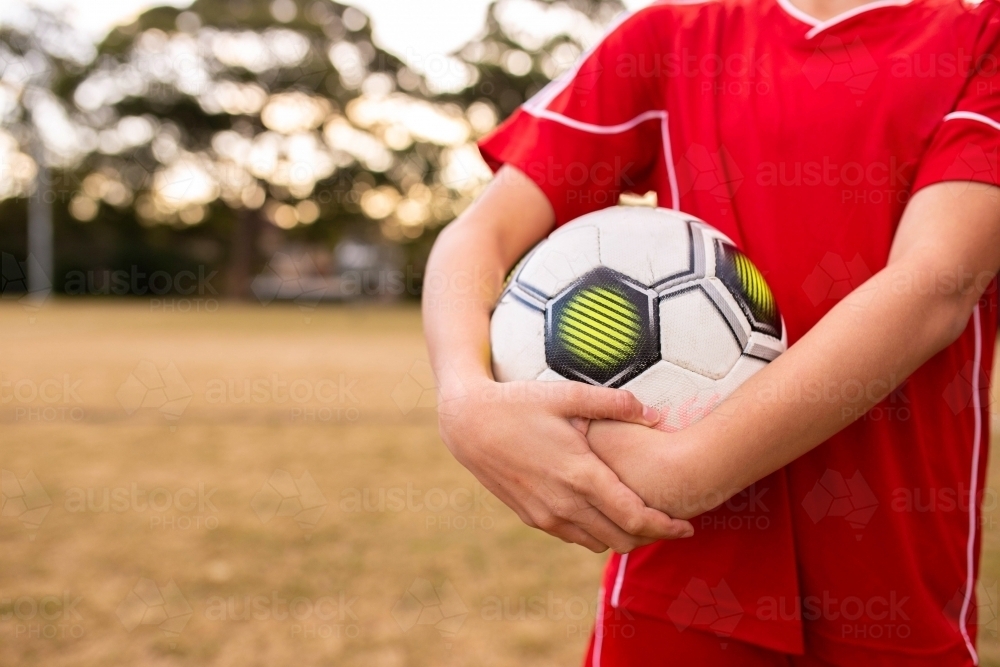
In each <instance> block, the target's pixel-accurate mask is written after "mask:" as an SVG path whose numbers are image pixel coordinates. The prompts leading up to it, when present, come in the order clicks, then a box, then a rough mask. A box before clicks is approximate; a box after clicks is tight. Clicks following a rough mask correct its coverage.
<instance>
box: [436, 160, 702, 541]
mask: <svg viewBox="0 0 1000 667" xmlns="http://www.w3.org/2000/svg"><path fill="white" fill-rule="evenodd" d="M554 226H555V217H554V214H553V212H552V207H551V205H550V204H549V202H548V200H547V199H546V198H545V195H544V194H543V193H542V191H541V190H540V189H539V188H538V186H537V185H535V184H534V183H533V182H532V181H531V180H529V179H528V178H527V177H526V176H524V175H523V174H522V173H521V172H519V171H517V170H516V169H513V168H511V167H504V168H503V169H502V170H501V171H500V172H499V173H498V174H497V177H496V179H495V180H494V181H493V182H492V183H491V184H490V186H489V188H488V189H487V190H486V192H485V193H484V194H483V195H482V196H481V197H480V198H479V199H478V200H477V201H476V202H475V203H474V204H473V205H472V206H471V207H470V208H469V210H468V211H466V212H465V213H464V214H463V215H462V216H461V217H460V218H459V219H458V220H457V221H455V222H454V223H452V224H451V225H450V226H449V227H448V228H447V229H445V230H444V232H442V234H441V236H440V237H439V238H438V241H437V243H436V244H435V246H434V250H433V252H432V253H431V257H430V260H429V262H428V267H427V275H426V277H425V281H424V284H425V290H424V300H423V314H424V330H425V334H426V337H427V344H428V348H429V350H430V356H431V364H432V366H433V368H434V370H435V375H436V377H437V381H438V386H439V389H438V391H439V405H438V414H439V421H440V428H441V436H442V438H443V439H444V442H445V444H446V445H447V446H448V448H449V449H450V450H451V452H452V453H453V454H454V455H455V458H457V459H458V460H459V462H461V463H462V464H463V465H465V466H466V467H467V468H468V469H469V470H470V471H471V472H472V473H473V474H474V475H476V477H477V478H478V479H479V480H480V481H481V482H482V483H483V485H484V486H486V487H487V488H488V489H489V490H490V491H491V492H493V493H494V494H496V496H497V497H498V498H500V499H501V500H502V501H503V502H504V503H506V504H507V505H508V506H509V507H511V509H513V510H514V511H515V512H517V514H518V515H519V516H520V517H521V519H522V520H523V521H524V522H525V523H527V524H528V525H531V526H534V527H538V528H542V529H543V530H545V531H546V532H548V533H551V534H553V535H556V536H558V537H560V538H562V539H564V540H566V541H568V542H575V543H578V544H582V545H584V546H586V547H588V548H590V549H592V550H594V551H603V550H605V549H607V548H608V547H612V548H614V549H615V550H616V551H622V552H626V551H629V550H631V549H633V548H635V547H636V546H639V545H642V544H648V543H650V542H652V541H654V540H656V539H667V538H676V537H686V536H688V535H690V534H691V533H692V532H693V529H692V528H691V525H690V524H688V523H687V522H685V521H674V520H672V519H670V518H669V517H668V516H667V515H665V514H663V513H661V512H659V511H656V510H653V509H650V508H648V507H646V506H645V505H644V503H643V502H642V500H641V499H640V498H639V497H638V496H637V495H636V494H635V493H634V492H632V491H631V490H630V489H629V488H628V487H626V486H625V485H624V484H623V483H622V482H621V481H620V480H619V479H618V477H617V476H616V475H615V474H614V473H613V472H612V471H611V470H610V469H609V468H608V467H607V466H606V465H605V464H604V463H603V462H602V461H601V460H600V459H599V458H597V456H596V455H595V454H594V453H593V452H592V451H591V449H590V446H589V445H588V443H587V439H586V438H585V437H584V435H583V434H582V433H581V431H580V430H579V429H578V428H575V427H574V425H573V424H574V423H578V422H575V421H574V420H576V419H579V418H585V419H591V418H594V419H614V420H620V421H627V422H632V423H634V424H641V425H643V426H649V425H652V424H655V423H656V420H657V417H658V415H657V414H656V412H655V410H651V409H644V407H643V406H642V404H641V403H639V401H638V400H636V398H635V397H634V396H632V394H630V393H628V392H625V391H619V390H614V389H603V388H596V387H588V386H585V385H582V384H579V383H568V382H567V383H561V382H560V383H551V382H517V383H507V384H502V385H501V384H498V383H496V382H495V381H494V380H493V376H492V372H491V368H490V349H489V321H490V313H491V311H492V309H493V306H494V304H495V303H496V300H497V298H498V297H499V295H500V291H501V286H502V284H503V279H504V276H505V275H506V273H507V272H508V271H509V270H510V268H511V267H512V266H513V265H514V263H515V262H516V261H517V260H518V259H519V258H520V257H521V256H522V255H523V254H524V253H525V252H526V251H527V250H529V249H530V248H531V247H532V246H534V245H535V244H537V243H538V242H539V241H541V240H542V239H543V238H545V237H546V236H547V235H548V233H549V232H550V231H552V229H553V227H554Z"/></svg>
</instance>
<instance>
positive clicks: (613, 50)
mask: <svg viewBox="0 0 1000 667" xmlns="http://www.w3.org/2000/svg"><path fill="white" fill-rule="evenodd" d="M652 18H653V12H652V10H649V9H646V10H642V11H640V12H637V13H635V14H631V15H627V16H626V17H625V18H623V19H621V20H619V22H618V23H617V24H616V25H615V26H614V27H612V29H611V30H610V31H609V32H608V34H607V35H606V36H605V37H604V39H603V40H602V41H601V42H600V43H599V44H598V45H597V46H596V47H595V48H594V49H593V50H591V51H590V52H589V53H587V54H585V55H584V56H583V57H582V58H581V59H580V61H579V62H578V63H577V64H576V66H575V67H574V68H573V69H571V70H570V71H568V72H567V73H566V74H564V75H563V76H562V77H560V78H558V79H556V80H555V81H553V82H552V83H550V84H549V85H548V86H547V87H545V88H543V89H542V90H541V91H540V92H539V93H538V94H537V95H535V96H534V97H533V98H531V99H530V100H528V101H527V102H526V103H525V104H524V105H523V106H521V107H520V108H519V109H518V110H517V111H515V112H514V114H513V115H512V116H511V117H510V118H508V119H507V120H506V121H505V122H504V123H503V124H502V125H501V126H500V127H499V128H497V129H496V130H495V131H494V132H493V133H492V134H490V135H489V136H487V137H485V138H484V139H483V140H482V141H480V143H479V149H480V151H481V153H482V155H483V158H484V159H485V160H486V163H487V164H488V165H489V166H490V168H491V169H493V170H494V171H496V170H498V169H499V168H500V167H501V166H502V165H504V164H509V165H512V166H514V167H517V168H518V169H519V170H520V171H522V172H524V173H525V174H527V175H528V177H529V178H531V179H532V180H533V181H534V182H535V183H536V184H537V185H538V186H539V187H540V188H541V189H542V191H543V192H544V193H545V195H546V196H547V197H548V199H549V201H550V202H551V204H552V207H553V209H554V210H555V214H556V222H557V224H560V225H561V224H564V223H566V222H569V221H570V220H572V219H574V218H577V217H579V216H581V215H584V214H586V213H590V212H592V211H595V210H598V209H602V208H607V207H608V206H613V205H615V204H616V203H617V202H618V196H619V194H620V193H622V192H635V193H638V194H644V193H646V192H648V191H649V190H653V189H655V188H654V187H653V186H652V183H653V182H654V179H653V175H654V170H655V169H657V168H659V169H663V168H664V167H663V165H662V163H663V150H664V149H663V136H664V134H663V132H664V131H665V125H666V113H665V112H664V111H661V109H662V108H663V101H662V100H663V96H662V95H661V94H659V93H658V92H657V90H658V87H657V84H656V78H655V77H653V76H650V75H648V74H647V75H646V76H642V71H643V68H642V67H641V64H642V62H647V63H648V62H649V58H652V57H653V51H652V49H653V45H654V42H653V40H652V35H653V29H652V26H651V25H650V24H649V21H650V20H651V19H652ZM663 196H664V194H663V193H660V201H661V202H663V201H664V199H663Z"/></svg>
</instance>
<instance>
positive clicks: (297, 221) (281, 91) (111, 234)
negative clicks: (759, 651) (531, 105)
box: [0, 0, 622, 296]
mask: <svg viewBox="0 0 1000 667" xmlns="http://www.w3.org/2000/svg"><path fill="white" fill-rule="evenodd" d="M621 9H622V6H621V4H620V3H619V2H618V0H498V1H497V2H495V3H494V4H493V5H492V6H491V8H490V10H489V14H488V22H487V25H486V26H485V27H484V30H483V32H482V34H481V35H480V36H479V37H478V38H477V39H475V40H473V41H471V42H470V43H469V44H468V45H467V46H466V47H464V48H462V49H461V50H459V52H458V53H455V54H440V57H439V58H436V59H434V62H430V63H427V62H425V63H413V64H411V65H407V64H405V63H403V62H402V61H401V60H399V59H398V58H396V57H395V56H393V55H392V54H390V53H387V52H385V51H384V50H382V49H380V48H379V47H378V46H376V45H375V44H374V43H373V41H372V38H371V27H370V23H369V21H368V17H367V16H366V15H365V14H363V13H362V12H361V11H359V10H358V9H356V8H353V7H347V6H344V5H341V4H337V3H334V2H331V1H329V0H197V1H196V2H194V4H192V5H191V7H190V8H188V9H187V10H184V11H181V10H178V9H176V8H170V7H161V8H156V9H153V10H150V11H148V12H146V13H145V14H143V15H142V16H141V17H139V19H138V20H136V21H135V22H134V23H132V24H131V25H127V26H122V27H119V28H117V29H115V30H114V31H112V32H111V33H110V34H109V35H108V36H107V38H106V39H105V40H104V41H103V42H102V43H101V44H100V45H99V46H98V48H97V52H96V56H95V55H94V54H93V53H92V52H91V53H88V54H86V56H85V57H84V56H81V57H80V58H77V59H76V60H73V61H72V62H73V63H76V65H74V66H73V67H68V66H66V67H62V66H60V69H59V70H58V76H54V77H53V82H54V83H53V86H54V90H55V91H56V92H57V93H58V96H49V97H51V98H52V101H53V104H55V105H57V108H58V109H61V112H60V114H57V115H58V121H59V123H58V131H57V132H53V133H52V134H57V135H58V136H59V137H60V138H61V139H60V142H59V145H60V148H59V152H58V156H59V160H58V161H53V164H54V165H55V166H57V167H58V168H59V169H60V170H61V172H60V173H61V174H63V181H62V183H63V185H62V187H61V189H60V194H65V197H63V198H62V201H60V202H59V205H58V206H57V210H56V226H57V235H56V236H57V242H58V244H59V246H58V247H59V257H60V258H61V267H62V269H63V271H61V272H57V274H60V273H61V275H64V276H65V275H66V274H67V271H68V270H69V269H75V268H79V269H94V268H101V267H107V268H121V267H132V266H139V267H143V269H144V271H145V272H146V273H147V274H148V273H149V272H150V271H152V270H165V271H167V272H168V273H169V272H176V271H178V270H180V269H182V268H183V269H191V268H196V267H202V268H204V269H213V270H214V269H215V268H219V267H225V271H226V278H227V280H226V286H227V290H228V292H229V293H230V294H233V295H237V296H245V295H246V294H247V290H248V286H249V284H250V279H251V277H252V276H253V275H254V274H256V273H258V272H259V271H260V270H261V269H262V268H263V266H264V264H265V263H266V262H267V261H268V260H269V259H270V258H271V257H272V256H274V257H277V254H276V253H277V252H278V251H279V250H281V248H283V247H286V246H287V245H288V244H289V243H295V242H298V243H300V244H303V245H308V246H312V247H320V246H324V247H327V248H332V247H334V245H336V244H337V243H338V242H340V241H343V240H345V239H346V240H348V241H351V242H350V243H347V245H345V246H343V247H342V248H341V249H342V250H343V251H344V252H339V251H338V253H337V254H336V255H334V256H333V258H332V259H331V261H333V262H334V263H338V264H341V265H343V266H341V267H340V268H344V267H350V266H353V264H352V262H355V261H356V260H358V258H364V257H369V256H370V255H371V253H370V252H369V253H367V254H366V253H365V252H362V251H361V250H360V249H359V248H360V247H361V246H358V244H357V241H361V242H362V244H364V243H365V242H367V243H369V244H371V243H372V242H382V243H384V242H390V243H394V244H401V245H402V246H403V247H404V248H405V249H406V250H407V253H408V263H409V264H410V265H411V266H412V269H413V272H414V273H416V274H419V273H420V271H421V267H422V264H423V259H424V258H425V257H426V254H427V252H428V250H429V247H430V244H431V243H432V241H433V238H434V236H435V231H436V229H438V228H439V227H440V226H441V225H443V224H445V223H447V222H448V221H450V220H451V219H452V218H453V217H454V216H455V215H456V214H457V213H459V212H460V211H461V210H463V209H464V207H465V206H467V205H468V204H469V203H470V202H471V201H472V198H473V197H475V195H476V194H478V192H479V191H480V189H481V188H482V187H483V186H484V185H485V183H486V182H487V181H488V180H489V177H490V175H489V171H488V169H486V167H485V165H484V164H483V163H482V161H481V159H480V158H479V156H478V152H477V151H476V148H475V143H474V142H475V140H476V139H478V138H479V137H480V136H482V135H484V134H485V133H487V132H489V131H490V130H492V129H493V128H494V127H495V126H496V124H497V123H498V122H499V120H500V119H502V118H504V117H505V116H506V115H508V114H509V113H510V112H512V111H513V110H514V108H516V107H517V105H518V104H520V103H522V102H523V101H524V100H525V99H527V98H528V97H530V96H531V95H532V94H534V93H535V92H537V91H538V90H539V89H541V88H542V87H543V86H544V85H545V84H546V83H547V82H548V81H550V80H551V79H552V78H554V77H555V76H558V75H559V74H560V73H561V72H563V71H565V70H567V69H569V68H570V67H571V66H572V65H573V63H574V61H575V60H576V59H577V58H578V57H579V55H580V54H581V53H582V52H583V51H584V50H585V49H586V48H588V47H589V46H591V45H592V44H593V43H595V42H596V41H597V40H598V39H599V37H600V35H601V33H602V31H603V29H604V26H605V25H606V24H607V23H608V22H609V21H610V20H611V19H612V18H613V17H614V15H615V14H617V13H618V12H619V11H621ZM52 34H56V33H52ZM30 39H34V37H32V31H31V30H30V29H25V28H24V27H23V26H22V27H21V28H17V29H14V30H8V31H6V32H3V31H0V45H3V44H6V45H7V46H6V47H5V48H6V49H7V50H6V51H0V54H6V53H8V52H18V53H26V50H25V48H24V47H22V46H19V45H20V44H22V43H23V42H25V40H30ZM81 53H82V52H81ZM24 58H27V56H24ZM9 62H10V59H9V58H8V64H6V65H5V64H3V63H0V67H4V69H3V71H2V73H0V113H6V114H7V115H5V116H3V117H2V120H3V123H2V125H3V128H6V130H0V160H3V162H2V164H5V165H6V166H7V168H8V170H10V171H11V172H13V171H15V169H14V167H17V166H18V165H20V167H19V168H20V169H21V170H22V171H23V172H24V174H26V175H28V176H29V177H28V179H27V180H28V181H30V180H31V179H30V173H29V172H31V165H32V164H33V162H32V160H31V158H30V157H29V155H27V154H26V153H25V152H24V151H25V150H27V149H25V148H24V147H25V146H29V145H30V137H31V136H34V135H35V134H37V133H40V132H44V128H24V129H19V128H20V126H18V125H17V124H16V122H18V121H17V119H18V118H21V116H23V114H21V115H20V116H19V115H17V114H16V113H14V112H7V111H4V110H5V109H7V108H8V107H10V106H11V105H10V104H6V105H5V102H4V100H5V98H4V97H3V94H4V88H3V85H4V82H6V81H7V80H8V79H9V78H10V76H12V75H11V74H10V73H11V72H13V71H15V70H14V69H13V68H12V66H11V65H10V64H9ZM79 63H89V64H88V65H87V66H86V67H85V68H83V69H81V68H80V66H79ZM49 71H53V70H52V69H51V68H49ZM60 98H61V99H60ZM11 108H13V107H11ZM50 117H52V118H55V115H53V114H50ZM53 127H56V125H55V124H53ZM5 137H8V138H6V139H5ZM5 142H6V143H5ZM8 144H9V145H10V146H11V149H10V150H9V151H8V154H9V156H10V157H4V153H3V150H4V146H6V145H8ZM19 151H20V152H19ZM29 152H30V151H29ZM51 152H53V153H54V154H55V151H51ZM19 173H20V172H19ZM22 180H23V179H22ZM3 187H8V188H9V192H7V193H6V194H5V193H4V191H2V190H0V199H3V198H4V197H20V196H23V195H24V194H26V193H27V192H28V189H26V188H27V187H28V186H24V185H21V186H11V185H5V183H4V182H0V189H2V188H3ZM18 201H20V200H18ZM5 213H14V211H12V210H11V208H10V205H3V204H0V227H4V226H5V225H6V224H7V223H6V222H5V220H4V217H5V215H4V214H5ZM17 217H19V218H20V219H22V220H23V217H21V216H17ZM2 236H3V234H0V237H2ZM2 246H3V241H2V240H0V247H2ZM352 258H353V259H352ZM369 259H370V258H369ZM365 261H368V260H365ZM362 263H363V262H362ZM313 268H315V267H313ZM321 268H322V267H321ZM336 268H337V267H333V269H334V270H335V269H336ZM74 290H75V291H76V292H79V291H80V287H79V286H76V287H75V288H74V289H73V290H70V291H74ZM88 290H92V288H90V287H88ZM376 291H377V290H376Z"/></svg>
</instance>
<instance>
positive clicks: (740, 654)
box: [583, 600, 799, 667]
mask: <svg viewBox="0 0 1000 667" xmlns="http://www.w3.org/2000/svg"><path fill="white" fill-rule="evenodd" d="M583 664H584V667H640V666H641V667H675V666H676V667H695V666H696V667H791V666H792V665H796V667H798V664H799V663H792V662H791V661H790V659H789V656H788V655H787V654H785V653H778V652H776V651H771V650H769V649H766V648H762V647H759V646H753V645H752V644H745V643H743V642H738V641H733V640H731V639H724V638H720V637H717V636H715V635H713V634H708V633H704V632H699V631H697V630H691V629H690V628H688V629H683V630H678V629H677V626H675V625H674V624H673V623H671V622H669V621H665V620H661V619H658V618H652V617H650V616H644V615H642V614H637V613H635V612H633V611H626V610H624V609H615V608H613V607H612V606H611V605H610V604H609V603H608V602H607V601H606V600H602V601H601V605H600V608H599V610H598V614H597V621H596V624H595V628H594V632H593V633H591V635H590V646H589V648H588V649H587V658H586V660H585V661H584V663H583Z"/></svg>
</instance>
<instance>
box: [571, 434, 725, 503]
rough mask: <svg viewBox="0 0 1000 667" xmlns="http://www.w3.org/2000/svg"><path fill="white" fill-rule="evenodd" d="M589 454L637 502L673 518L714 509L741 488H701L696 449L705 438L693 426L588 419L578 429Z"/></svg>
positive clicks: (701, 465)
mask: <svg viewBox="0 0 1000 667" xmlns="http://www.w3.org/2000/svg"><path fill="white" fill-rule="evenodd" d="M584 433H586V435H587V440H588V442H589V444H590V448H591V451H593V452H594V454H596V455H597V456H598V458H600V459H601V461H603V462H604V464H605V465H607V466H608V467H609V468H611V470H612V471H613V472H614V474H615V475H616V476H617V477H618V478H619V479H620V480H621V481H622V482H623V483H624V484H625V485H627V486H628V488H630V489H632V490H633V491H634V492H635V493H636V495H638V496H639V497H640V498H641V499H642V501H643V503H644V504H645V505H646V506H648V507H651V508H654V509H657V510H659V511H661V512H665V513H667V514H669V515H670V516H672V517H674V518H675V519H691V518H693V517H696V516H698V515H699V514H702V513H704V512H707V511H709V510H712V509H714V508H715V507H717V506H718V505H720V504H721V503H723V502H724V501H725V500H727V499H728V498H729V497H731V496H732V495H734V494H736V493H738V492H739V491H740V490H741V488H732V489H729V490H728V491H724V490H722V489H713V488H712V487H709V486H706V484H705V482H704V480H703V479H702V478H703V477H704V476H705V475H704V474H703V473H704V470H703V468H704V467H705V466H704V461H703V460H702V459H701V458H700V457H699V456H698V453H697V451H696V447H697V445H696V444H695V443H698V444H700V445H701V447H702V448H705V447H706V446H707V444H708V442H709V440H710V438H709V436H708V435H706V434H705V433H704V432H703V431H702V430H700V429H698V424H695V425H693V426H690V427H688V428H686V429H684V430H683V431H679V432H676V433H674V432H669V431H665V430H661V429H649V428H644V427H642V426H637V425H635V424H625V423H622V422H621V421H609V420H602V421H593V422H590V423H589V424H587V425H586V430H585V431H584Z"/></svg>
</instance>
